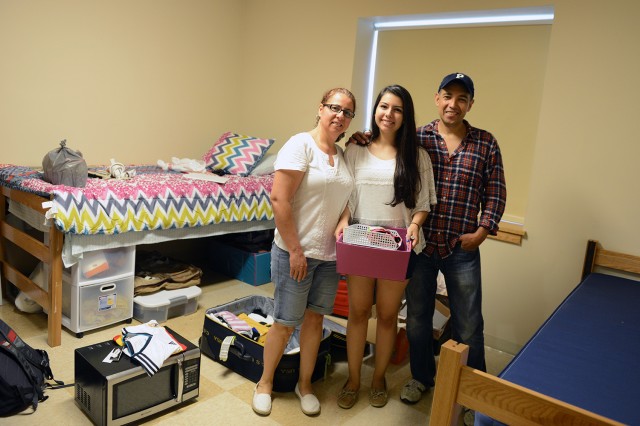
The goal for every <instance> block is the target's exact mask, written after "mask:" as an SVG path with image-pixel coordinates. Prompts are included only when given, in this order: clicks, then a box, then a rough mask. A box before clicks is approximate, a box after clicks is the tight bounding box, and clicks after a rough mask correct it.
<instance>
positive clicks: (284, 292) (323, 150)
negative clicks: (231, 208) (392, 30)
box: [252, 88, 356, 415]
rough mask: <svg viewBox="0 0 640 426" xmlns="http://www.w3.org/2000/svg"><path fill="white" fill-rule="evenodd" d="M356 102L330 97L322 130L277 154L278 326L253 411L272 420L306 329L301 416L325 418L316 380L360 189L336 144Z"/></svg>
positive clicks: (337, 94) (274, 270)
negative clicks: (278, 373)
mask: <svg viewBox="0 0 640 426" xmlns="http://www.w3.org/2000/svg"><path fill="white" fill-rule="evenodd" d="M355 109H356V100H355V97H354V96H353V94H352V93H351V92H350V91H349V90H347V89H343V88H337V89H331V90H329V91H328V92H327V93H325V95H324V96H323V97H322V100H321V102H320V105H319V106H318V115H317V121H316V127H315V128H314V129H312V130H310V131H308V132H304V133H299V134H297V135H294V136H293V137H291V139H289V140H288V141H287V143H286V144H285V145H284V146H283V147H282V148H281V149H280V151H279V152H278V156H277V159H276V161H275V164H274V168H275V170H276V172H275V178H274V182H273V188H272V190H271V204H272V205H273V212H274V215H275V222H276V231H275V238H274V244H273V248H272V250H271V279H272V280H273V283H274V284H275V295H274V300H275V312H274V315H273V317H274V320H275V323H274V324H273V325H272V326H271V329H270V330H269V333H267V341H266V343H265V348H264V369H263V372H262V377H261V378H260V381H259V382H258V384H257V385H256V388H255V391H254V394H253V403H252V407H253V410H254V411H255V412H256V413H257V414H260V415H269V413H271V391H272V388H273V378H274V374H275V370H276V367H277V365H278V363H279V362H280V358H281V357H282V354H283V352H284V349H285V347H286V345H287V342H288V341H289V337H290V336H291V333H292V332H293V330H294V328H295V327H297V326H300V325H301V329H300V377H299V380H298V384H297V385H296V388H295V392H296V395H297V396H298V398H300V403H301V408H302V411H303V412H304V413H305V414H307V415H316V414H318V413H320V402H319V401H318V399H317V398H316V397H315V395H314V394H313V389H312V387H311V375H312V373H313V369H314V367H315V364H316V358H317V356H318V348H319V346H320V341H321V340H322V329H323V326H322V322H323V319H324V315H326V314H330V313H331V312H332V311H333V302H334V300H335V296H336V291H337V288H338V280H339V275H338V274H337V272H336V262H335V260H336V251H335V246H336V240H335V236H334V232H335V229H336V224H337V223H338V220H339V219H340V217H341V214H342V213H343V211H344V210H345V208H346V205H347V201H348V198H349V194H350V193H351V191H352V189H353V178H352V177H351V174H350V172H349V169H348V168H347V166H346V164H345V161H344V156H343V151H342V148H340V147H339V146H337V145H336V142H337V141H338V140H339V139H340V138H341V137H342V136H344V132H345V131H346V130H347V128H348V127H349V124H351V119H352V118H353V117H354V116H355Z"/></svg>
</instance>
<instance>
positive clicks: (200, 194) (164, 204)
mask: <svg viewBox="0 0 640 426" xmlns="http://www.w3.org/2000/svg"><path fill="white" fill-rule="evenodd" d="M131 168H134V169H135V170H136V175H135V176H134V177H133V178H131V179H123V180H120V179H106V180H104V179H95V178H90V179H88V180H87V185H86V187H85V188H74V187H69V186H64V185H52V184H50V183H48V182H45V181H44V180H42V173H41V172H39V171H38V170H36V169H34V168H31V167H22V166H14V165H10V164H0V185H4V186H7V187H10V188H15V189H20V190H23V191H26V192H31V193H34V194H38V195H41V196H44V197H47V198H49V197H50V196H51V195H52V196H53V197H52V201H53V207H52V208H51V214H52V217H53V220H54V222H55V226H56V228H58V229H59V230H60V231H62V232H64V233H68V234H78V235H94V234H109V235H111V234H121V233H124V232H132V231H143V230H160V229H176V228H190V227H199V226H206V225H212V224H218V223H224V222H243V221H246V222H248V221H261V220H271V219H273V210H272V208H271V201H270V197H269V194H270V192H271V187H272V185H273V175H264V176H247V177H239V176H231V175H227V177H229V180H228V181H227V182H226V183H224V184H220V183H216V182H211V181H206V180H199V179H190V178H187V177H185V175H183V174H181V173H176V172H164V171H162V169H160V168H159V167H157V166H147V165H142V166H128V167H127V169H131ZM97 169H100V168H97ZM102 170H103V169H102Z"/></svg>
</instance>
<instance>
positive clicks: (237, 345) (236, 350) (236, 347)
mask: <svg viewBox="0 0 640 426" xmlns="http://www.w3.org/2000/svg"><path fill="white" fill-rule="evenodd" d="M238 340H239V339H235V340H234V341H233V343H232V344H231V346H230V347H229V353H230V354H233V355H234V356H236V357H237V358H240V359H241V360H243V361H248V362H251V363H253V362H255V358H254V357H252V356H251V355H249V354H247V353H245V349H244V345H243V344H242V343H241V342H239V341H238Z"/></svg>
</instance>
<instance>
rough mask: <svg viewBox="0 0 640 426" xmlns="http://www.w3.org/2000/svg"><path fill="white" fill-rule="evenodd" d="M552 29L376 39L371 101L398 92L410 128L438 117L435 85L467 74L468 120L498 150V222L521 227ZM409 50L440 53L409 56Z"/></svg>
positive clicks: (402, 33) (398, 34)
mask: <svg viewBox="0 0 640 426" xmlns="http://www.w3.org/2000/svg"><path fill="white" fill-rule="evenodd" d="M550 34H551V25H505V26H490V27H487V26H483V27H466V28H437V29H422V30H394V31H383V32H380V33H379V36H378V54H377V58H376V77H375V84H374V93H378V92H379V90H380V89H382V88H383V87H384V86H386V85H388V84H396V83H397V84H401V85H403V86H404V87H406V88H407V89H408V90H409V91H410V92H411V95H412V97H413V101H414V104H415V108H416V122H417V123H418V124H419V125H422V124H425V123H428V122H430V121H431V120H433V119H434V118H436V117H437V116H438V111H437V109H436V107H435V102H434V94H435V92H436V90H437V88H438V84H439V83H440V81H441V80H442V77H443V76H445V75H447V74H449V73H451V72H452V71H455V72H465V73H467V74H469V75H470V76H471V77H472V78H473V80H474V82H475V85H476V86H477V90H476V93H475V102H474V105H473V108H472V109H471V112H470V113H469V115H467V119H468V120H469V121H470V122H471V123H472V124H473V125H474V126H476V127H478V128H481V129H486V130H488V131H490V132H491V133H492V134H493V135H494V136H495V137H496V138H497V139H498V143H499V144H500V148H501V152H502V157H503V162H504V167H505V175H506V180H507V182H508V183H509V191H508V201H507V206H506V209H505V213H504V216H503V218H504V219H505V220H508V221H511V222H516V223H524V222H525V221H526V218H525V211H526V208H527V204H528V203H527V201H528V196H529V187H530V185H531V167H532V163H533V150H534V148H535V139H536V136H537V134H536V129H537V128H538V122H539V118H540V117H539V112H540V102H541V99H542V92H543V87H544V86H543V84H544V77H545V70H546V67H547V54H548V51H549V38H550ZM415 46H447V51H446V52H437V53H436V52H435V51H429V52H427V53H426V54H416V51H415V50H416V49H415Z"/></svg>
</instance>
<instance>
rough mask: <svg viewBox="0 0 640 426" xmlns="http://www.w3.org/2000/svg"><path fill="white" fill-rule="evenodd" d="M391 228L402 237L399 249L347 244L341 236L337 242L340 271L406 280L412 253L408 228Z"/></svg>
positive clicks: (342, 272) (345, 273)
mask: <svg viewBox="0 0 640 426" xmlns="http://www.w3.org/2000/svg"><path fill="white" fill-rule="evenodd" d="M389 229H395V230H396V231H398V233H399V234H400V237H401V238H402V244H401V245H400V248H399V249H398V250H387V249H381V248H375V247H366V246H359V245H353V244H347V243H344V242H343V241H342V237H340V239H339V240H338V241H337V242H336V256H337V259H336V260H337V264H336V268H337V270H338V273H340V274H344V275H347V274H351V275H360V276H363V277H374V278H382V279H387V280H394V281H404V280H405V279H406V276H407V266H408V265H409V256H410V255H411V249H410V248H409V247H408V246H407V244H406V242H405V237H406V234H407V230H406V229H404V228H389Z"/></svg>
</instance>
